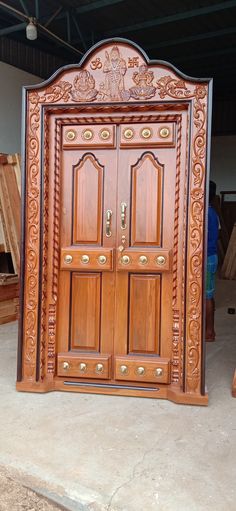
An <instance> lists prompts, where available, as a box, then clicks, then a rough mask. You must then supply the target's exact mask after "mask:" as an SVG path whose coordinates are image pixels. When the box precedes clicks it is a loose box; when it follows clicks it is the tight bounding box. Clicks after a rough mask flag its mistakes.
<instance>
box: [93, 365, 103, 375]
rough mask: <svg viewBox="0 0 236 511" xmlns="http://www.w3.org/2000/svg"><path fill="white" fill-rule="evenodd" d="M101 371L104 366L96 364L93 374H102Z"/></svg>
mask: <svg viewBox="0 0 236 511" xmlns="http://www.w3.org/2000/svg"><path fill="white" fill-rule="evenodd" d="M103 369H104V365H103V364H97V365H96V369H95V372H96V373H102V372H103Z"/></svg>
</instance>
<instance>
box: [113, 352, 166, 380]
mask: <svg viewBox="0 0 236 511" xmlns="http://www.w3.org/2000/svg"><path fill="white" fill-rule="evenodd" d="M124 367H125V368H127V370H126V371H125V372H122V369H123V368H124ZM140 371H141V374H140ZM115 375H116V379H117V380H126V381H136V382H140V383H141V382H152V383H156V382H158V383H169V382H170V360H169V359H165V358H159V357H152V358H147V357H146V358H145V357H141V356H140V357H136V356H135V357H134V356H133V357H131V356H128V357H116V358H115Z"/></svg>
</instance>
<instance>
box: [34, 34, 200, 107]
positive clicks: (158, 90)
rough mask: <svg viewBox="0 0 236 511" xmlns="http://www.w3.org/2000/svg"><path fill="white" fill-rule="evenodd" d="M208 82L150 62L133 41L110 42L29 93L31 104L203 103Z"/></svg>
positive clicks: (103, 42) (97, 46) (161, 64)
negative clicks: (171, 101)
mask: <svg viewBox="0 0 236 511" xmlns="http://www.w3.org/2000/svg"><path fill="white" fill-rule="evenodd" d="M209 82H210V79H208V78H206V79H196V78H191V77H188V76H186V75H184V74H183V73H181V72H180V71H178V70H177V69H176V68H175V67H174V66H172V65H171V64H169V63H167V62H164V61H161V60H160V61H158V60H155V61H154V60H153V61H150V60H149V59H148V57H147V55H146V54H145V52H144V51H143V50H142V49H141V48H140V47H139V46H137V45H136V44H135V43H132V42H131V41H128V40H126V39H110V40H106V41H102V42H101V43H98V44H97V45H95V46H94V47H92V48H91V49H90V50H89V51H88V52H87V53H86V55H85V56H84V57H83V58H82V60H81V62H80V63H79V64H77V65H69V66H65V67H63V68H61V69H60V70H59V71H58V72H57V73H55V74H54V75H53V76H52V77H51V78H50V79H48V80H47V81H45V82H43V83H41V84H39V85H36V86H34V87H31V86H30V87H26V90H27V91H29V92H30V93H31V102H32V103H58V104H62V103H71V104H76V103H94V102H96V103H107V102H108V103H113V102H116V103H117V102H118V103H119V102H137V101H138V102H139V101H150V100H152V101H162V100H164V99H165V98H170V99H172V98H174V99H176V98H177V99H185V100H186V99H191V98H194V97H196V98H197V99H200V98H201V99H203V98H204V97H205V96H206V93H207V85H208V83H209Z"/></svg>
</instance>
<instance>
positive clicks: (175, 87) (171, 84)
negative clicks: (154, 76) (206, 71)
mask: <svg viewBox="0 0 236 511" xmlns="http://www.w3.org/2000/svg"><path fill="white" fill-rule="evenodd" d="M156 83H157V89H158V90H159V95H160V98H161V99H164V98H165V97H166V96H170V97H171V98H175V99H176V98H177V99H180V98H189V97H191V96H192V95H193V94H192V92H191V90H189V89H188V88H187V87H186V84H185V82H184V80H179V79H177V78H173V77H172V76H163V77H162V78H160V79H159V80H157V82H156Z"/></svg>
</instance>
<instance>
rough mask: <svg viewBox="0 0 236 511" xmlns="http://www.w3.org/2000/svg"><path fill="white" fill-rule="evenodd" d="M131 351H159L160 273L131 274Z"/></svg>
mask: <svg viewBox="0 0 236 511" xmlns="http://www.w3.org/2000/svg"><path fill="white" fill-rule="evenodd" d="M129 285H130V290H129V350H128V351H129V353H146V354H154V353H155V354H157V355H158V353H159V337H160V328H159V327H160V286H161V278H160V276H159V275H130V284H129Z"/></svg>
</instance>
